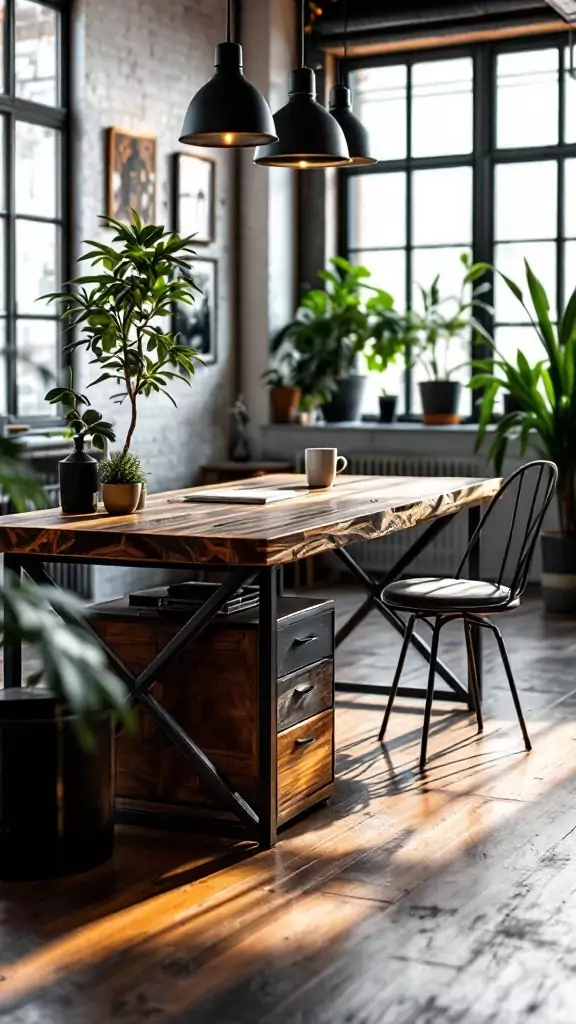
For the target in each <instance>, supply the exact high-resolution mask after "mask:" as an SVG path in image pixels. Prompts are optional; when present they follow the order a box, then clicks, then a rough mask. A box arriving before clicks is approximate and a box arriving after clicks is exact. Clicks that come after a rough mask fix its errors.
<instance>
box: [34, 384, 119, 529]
mask: <svg viewBox="0 0 576 1024" xmlns="http://www.w3.org/2000/svg"><path fill="white" fill-rule="evenodd" d="M70 385H72V373H70ZM46 401H47V402H50V404H51V405H62V406H64V408H65V409H66V412H65V414H64V419H65V420H66V422H67V423H68V427H69V432H70V433H71V436H72V440H73V442H74V451H73V452H72V453H71V454H70V455H68V456H67V458H65V459H61V461H60V462H59V463H58V480H59V484H60V505H61V507H62V512H63V513H64V515H87V514H90V513H94V512H96V511H97V509H98V463H97V461H96V459H94V458H93V457H92V456H91V455H89V454H88V452H87V451H85V450H84V444H85V442H86V440H87V439H89V438H90V439H91V441H92V444H93V445H94V447H95V448H97V449H99V450H100V451H105V450H106V444H107V442H108V441H115V440H116V435H115V433H114V430H113V427H112V424H111V423H108V422H107V421H106V420H104V419H103V418H102V413H99V412H98V411H97V410H96V409H94V408H92V406H91V405H90V399H89V398H87V397H86V395H81V394H80V393H79V392H78V391H74V389H73V388H72V386H70V387H56V388H51V390H50V391H48V393H47V395H46ZM82 406H86V408H85V409H84V411H82Z"/></svg>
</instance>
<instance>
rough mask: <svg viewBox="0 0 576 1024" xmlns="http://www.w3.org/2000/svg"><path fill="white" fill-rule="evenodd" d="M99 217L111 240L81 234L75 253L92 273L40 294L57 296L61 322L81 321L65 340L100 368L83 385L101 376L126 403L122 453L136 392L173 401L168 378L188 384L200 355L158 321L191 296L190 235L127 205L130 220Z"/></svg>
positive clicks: (134, 418)
mask: <svg viewBox="0 0 576 1024" xmlns="http://www.w3.org/2000/svg"><path fill="white" fill-rule="evenodd" d="M101 220H102V221H103V223H104V224H105V225H106V226H107V227H110V228H112V229H114V230H115V232H116V234H115V235H114V237H113V238H112V243H113V244H112V245H106V244H105V243H103V242H96V241H92V240H88V241H87V242H86V243H85V244H86V245H88V246H89V247H90V248H89V251H88V252H86V253H84V255H83V256H81V257H80V260H90V261H91V265H92V267H98V269H99V270H100V273H98V274H90V275H87V276H81V277H77V278H75V279H74V280H73V281H71V286H72V291H70V292H56V293H52V294H50V295H47V296H44V298H46V299H48V301H50V302H60V303H62V305H63V306H64V311H63V313H62V318H63V320H64V321H65V323H66V328H67V329H68V330H70V331H76V330H77V329H78V328H81V336H80V337H79V338H76V339H74V340H73V341H72V342H71V343H70V344H69V345H68V346H67V348H68V350H70V351H74V350H75V349H77V348H79V347H81V346H83V347H85V348H86V349H87V351H88V352H90V354H91V355H92V357H93V358H92V360H91V362H92V363H96V364H97V365H98V367H99V369H100V370H101V371H102V372H101V373H100V374H99V376H98V377H97V378H96V379H95V380H93V381H91V382H90V384H88V387H94V386H95V385H97V384H101V383H104V382H106V381H113V382H114V383H115V384H117V385H120V390H119V391H118V392H116V393H115V394H114V395H113V396H112V400H113V401H115V402H117V403H119V404H120V405H122V404H123V403H124V402H127V403H128V405H129V408H130V419H129V424H128V430H127V433H126V439H125V441H124V447H123V449H122V451H123V453H124V454H125V455H126V454H127V453H128V452H129V451H130V446H131V444H132V438H133V435H134V431H135V429H136V424H137V420H138V400H139V399H140V398H142V397H145V398H147V397H149V396H150V395H152V394H163V395H165V396H166V397H167V398H168V399H169V400H170V401H171V402H172V404H173V405H174V406H176V401H175V399H174V397H173V396H172V394H171V393H170V391H169V390H168V386H169V385H170V384H171V383H172V382H173V381H174V380H181V381H184V382H185V383H186V384H188V385H189V386H191V379H190V378H191V377H193V375H194V369H195V362H202V359H201V358H200V356H198V354H197V353H196V352H195V351H194V349H192V348H190V347H188V346H186V345H181V344H180V343H179V340H178V335H176V334H173V333H172V332H171V331H167V330H166V329H165V318H166V317H169V316H170V315H171V311H172V309H173V308H174V306H175V305H176V303H180V302H183V303H186V304H188V305H191V304H193V303H194V292H195V291H199V289H198V288H197V286H196V285H195V284H194V281H193V278H192V276H191V274H190V259H191V258H192V257H193V256H194V255H195V254H194V252H193V251H192V250H191V249H190V243H191V241H192V236H189V237H187V238H181V237H180V236H179V235H178V234H176V233H174V232H172V231H166V230H165V229H164V228H163V227H162V226H160V225H156V224H148V225H143V224H142V221H141V220H140V217H139V216H138V214H137V213H136V211H135V210H133V211H132V223H131V225H126V224H121V223H120V222H119V221H117V220H114V219H113V218H112V217H102V218H101Z"/></svg>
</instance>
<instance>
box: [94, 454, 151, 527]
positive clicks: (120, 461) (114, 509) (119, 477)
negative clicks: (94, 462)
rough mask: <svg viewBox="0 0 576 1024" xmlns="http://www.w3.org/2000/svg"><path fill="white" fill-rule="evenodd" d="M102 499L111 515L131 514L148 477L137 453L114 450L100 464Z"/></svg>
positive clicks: (135, 507) (136, 505)
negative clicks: (143, 470)
mask: <svg viewBox="0 0 576 1024" xmlns="http://www.w3.org/2000/svg"><path fill="white" fill-rule="evenodd" d="M98 475H99V477H100V482H101V484H102V501H103V502H104V507H105V509H106V511H107V512H108V513H109V514H110V515H111V516H113V515H114V516H124V515H130V514H131V513H132V512H135V511H136V509H137V507H138V502H139V501H140V495H141V493H142V487H143V486H144V484H145V482H146V477H145V476H144V473H143V472H142V465H141V462H140V459H139V458H138V456H137V455H133V454H132V452H114V453H113V454H112V455H110V456H109V457H108V458H107V459H104V460H103V462H101V463H100V464H99V466H98Z"/></svg>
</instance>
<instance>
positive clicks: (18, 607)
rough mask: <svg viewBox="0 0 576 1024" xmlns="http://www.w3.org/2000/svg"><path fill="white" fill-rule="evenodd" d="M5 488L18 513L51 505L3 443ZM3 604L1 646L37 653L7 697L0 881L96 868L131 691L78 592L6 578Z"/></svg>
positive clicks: (2, 701)
mask: <svg viewBox="0 0 576 1024" xmlns="http://www.w3.org/2000/svg"><path fill="white" fill-rule="evenodd" d="M0 488H1V490H2V493H3V494H5V495H6V496H7V497H8V498H9V499H10V501H11V503H12V504H13V505H14V507H15V508H16V510H17V511H19V512H21V511H25V510H26V509H28V508H30V506H35V507H42V506H43V505H45V500H46V496H45V494H44V491H43V488H42V486H41V484H40V481H39V480H38V478H37V476H36V475H35V474H34V473H33V471H32V470H31V469H30V466H29V464H28V463H27V462H26V461H25V457H24V453H23V451H22V448H21V446H20V445H18V444H17V443H15V442H14V441H12V440H10V439H8V438H3V437H0ZM0 600H1V601H2V604H3V615H2V617H1V619H0V645H1V646H2V647H3V648H4V649H5V650H6V649H7V648H10V646H12V645H15V644H17V643H18V644H20V643H26V644H27V645H29V652H30V656H29V657H27V659H26V660H25V662H24V667H25V678H24V685H23V687H22V688H20V687H15V688H5V689H0V775H1V776H2V808H1V811H0V818H1V826H2V841H1V842H0V878H1V879H2V880H4V879H19V880H25V879H42V878H48V877H51V876H53V875H58V874H66V873H70V872H72V871H80V870H86V869H88V868H92V867H95V866H96V865H97V864H100V863H102V862H103V861H104V860H107V859H108V857H109V856H110V855H111V853H112V848H113V841H114V822H113V813H114V786H113V779H114V771H113V765H114V737H115V730H116V721H115V719H120V721H121V722H122V723H123V724H129V723H130V715H129V705H128V702H127V697H128V693H127V690H126V688H125V687H124V685H123V684H122V683H121V682H120V680H119V679H117V678H116V676H114V675H113V674H112V672H111V671H110V669H109V667H108V664H107V659H106V657H105V656H104V653H103V651H102V650H101V648H100V647H98V646H97V645H96V644H95V643H94V641H93V640H92V638H91V637H90V635H89V633H87V632H86V631H85V630H84V629H83V628H82V626H81V624H80V623H81V620H82V619H83V618H84V617H85V616H86V615H87V609H86V608H85V606H84V605H83V603H82V602H81V601H80V600H79V599H78V598H77V597H76V596H75V595H74V594H69V593H66V592H65V591H61V590H59V589H57V588H51V589H50V590H49V591H47V590H44V589H43V588H40V587H38V586H36V585H35V584H33V583H31V582H26V581H22V582H21V581H20V580H19V579H18V578H17V577H16V576H15V575H14V574H12V573H11V572H9V571H5V572H4V577H3V579H2V581H1V583H0ZM57 613H62V615H65V616H69V617H70V618H71V619H72V620H73V623H74V624H69V623H67V624H65V623H64V622H63V621H62V619H61V618H60V617H59V614H57ZM76 623H78V624H76Z"/></svg>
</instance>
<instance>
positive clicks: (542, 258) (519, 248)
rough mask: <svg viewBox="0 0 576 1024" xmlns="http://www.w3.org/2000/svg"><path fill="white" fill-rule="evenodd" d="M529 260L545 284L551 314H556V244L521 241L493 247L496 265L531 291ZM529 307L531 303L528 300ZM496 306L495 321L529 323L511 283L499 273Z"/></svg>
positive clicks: (495, 290)
mask: <svg viewBox="0 0 576 1024" xmlns="http://www.w3.org/2000/svg"><path fill="white" fill-rule="evenodd" d="M525 259H527V260H528V263H529V264H530V266H531V267H532V270H533V271H534V273H535V274H536V277H537V278H539V280H540V281H541V282H542V284H543V285H544V288H545V289H546V292H547V294H548V298H549V300H550V309H551V315H552V317H555V316H556V243H555V242H521V243H519V244H512V245H497V246H496V247H495V250H494V265H495V266H496V267H497V269H498V270H501V271H502V273H503V274H506V276H507V277H510V278H512V280H513V281H515V282H516V284H517V285H518V286H519V287H520V288H521V289H522V291H523V292H524V295H525V296H526V295H527V293H528V287H527V285H526V272H525V269H524V260H525ZM526 304H527V306H528V308H529V309H530V302H529V301H527V303H526ZM494 308H495V310H496V320H497V321H498V322H500V323H502V322H504V323H527V322H528V320H529V317H528V314H527V313H526V311H525V310H524V308H523V306H522V305H521V303H520V302H519V301H518V299H516V298H515V297H514V295H513V294H512V292H511V291H510V289H509V287H508V285H507V284H506V282H505V281H503V280H502V279H501V278H500V277H499V276H498V275H496V278H495V281H494Z"/></svg>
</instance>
